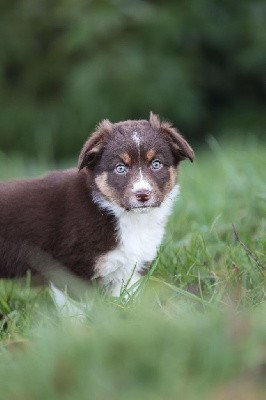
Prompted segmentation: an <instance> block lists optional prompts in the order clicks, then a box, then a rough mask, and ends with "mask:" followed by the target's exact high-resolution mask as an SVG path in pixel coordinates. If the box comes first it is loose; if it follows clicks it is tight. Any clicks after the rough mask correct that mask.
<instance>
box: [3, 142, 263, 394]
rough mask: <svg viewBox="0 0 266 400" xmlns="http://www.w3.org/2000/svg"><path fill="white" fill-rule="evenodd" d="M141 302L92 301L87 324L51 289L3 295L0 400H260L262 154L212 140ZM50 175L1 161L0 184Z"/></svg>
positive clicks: (8, 287) (185, 185)
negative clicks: (59, 305) (65, 311)
mask: <svg viewBox="0 0 266 400" xmlns="http://www.w3.org/2000/svg"><path fill="white" fill-rule="evenodd" d="M208 143H209V148H208V149H206V150H205V151H201V152H199V154H197V158H196V161H195V164H194V165H190V164H189V163H184V164H183V165H182V168H181V173H180V181H181V188H182V189H181V195H180V199H179V201H178V202H177V204H176V206H175V209H174V212H173V215H172V217H171V219H170V221H169V224H168V229H167V234H166V237H165V241H164V243H163V245H162V247H161V249H160V251H159V254H158V257H157V259H156V260H155V262H154V264H153V266H152V274H150V275H149V276H148V277H146V278H144V279H143V282H142V285H141V286H140V289H139V291H138V294H137V295H134V296H133V297H131V298H130V299H129V301H128V302H125V296H123V295H122V296H121V298H120V299H113V298H110V297H108V296H104V295H103V294H101V293H98V291H97V289H96V290H93V289H91V290H90V291H89V292H88V293H87V298H88V301H87V304H88V308H87V311H86V319H85V320H84V321H83V322H80V321H76V320H73V319H72V320H69V319H67V318H63V317H62V316H61V315H60V313H58V312H57V310H56V308H55V307H54V305H53V302H52V299H51V295H50V293H49V290H48V289H36V288H35V289H32V288H31V287H30V278H29V277H28V279H27V280H26V282H23V283H21V284H18V283H16V284H14V283H12V282H1V284H0V312H1V315H2V317H1V320H0V328H1V332H0V335H1V338H2V341H1V347H0V353H1V360H0V382H1V396H2V397H1V396H0V397H1V398H3V399H19V400H21V399H27V400H28V399H48V398H49V399H61V398H62V399H107V398H108V399H118V400H119V399H136V398H145V399H179V398H180V399H217V400H219V399H248V400H250V399H262V398H265V391H266V387H265V382H266V379H265V378H266V376H265V363H266V351H265V349H266V317H265V316H266V302H265V297H266V292H265V272H266V271H265V266H266V244H265V231H266V186H265V182H266V168H265V149H266V148H265V145H264V143H261V142H257V141H256V139H252V140H251V139H249V140H247V141H246V142H245V143H244V142H243V143H240V144H239V143H234V142H230V143H228V142H227V143H226V142H225V143H222V144H219V143H217V142H216V140H215V139H214V138H210V139H209V142H208ZM46 167H47V166H45V165H39V166H38V168H37V169H36V170H35V169H34V168H33V164H32V163H31V164H30V163H28V162H27V161H25V160H22V159H18V158H17V157H14V158H13V159H6V158H0V174H1V178H2V179H5V178H10V177H15V176H22V175H30V176H32V175H36V174H37V173H39V172H41V171H44V169H46Z"/></svg>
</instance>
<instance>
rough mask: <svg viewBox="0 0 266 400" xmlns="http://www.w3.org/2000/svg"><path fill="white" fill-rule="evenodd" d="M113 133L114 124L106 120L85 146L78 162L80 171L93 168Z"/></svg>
mask: <svg viewBox="0 0 266 400" xmlns="http://www.w3.org/2000/svg"><path fill="white" fill-rule="evenodd" d="M111 131H112V123H111V122H110V121H109V120H108V119H104V120H103V121H102V122H101V123H100V124H99V125H98V126H97V128H96V130H95V132H94V133H93V134H92V136H91V137H90V138H89V139H88V140H87V142H86V143H85V144H84V146H83V148H82V150H81V153H80V156H79V162H78V169H79V171H80V170H81V169H83V168H85V167H92V166H93V165H94V164H95V162H96V161H97V159H98V157H99V156H100V155H101V153H102V150H103V147H104V143H105V140H106V137H107V136H108V134H109V133H110V132H111Z"/></svg>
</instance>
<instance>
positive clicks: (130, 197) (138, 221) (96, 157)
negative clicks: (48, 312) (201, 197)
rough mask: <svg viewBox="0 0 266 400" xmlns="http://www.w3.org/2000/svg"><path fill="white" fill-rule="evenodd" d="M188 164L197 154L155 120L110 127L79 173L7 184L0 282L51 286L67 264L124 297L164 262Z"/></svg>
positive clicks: (0, 199) (2, 187) (95, 138)
mask: <svg viewBox="0 0 266 400" xmlns="http://www.w3.org/2000/svg"><path fill="white" fill-rule="evenodd" d="M184 159H189V160H190V161H193V159H194V152H193V150H192V148H191V147H190V146H189V144H188V143H187V142H186V140H185V139H184V138H183V137H182V136H181V135H180V134H179V133H178V132H177V130H176V129H174V128H173V127H172V126H171V125H170V124H169V123H167V122H162V123H161V122H160V120H159V118H158V117H157V116H156V115H154V114H152V113H151V114H150V119H149V121H146V120H138V121H137V120H136V121H124V122H118V123H114V124H113V123H111V122H110V121H108V120H104V121H102V122H101V123H100V124H99V126H98V127H97V129H96V131H95V132H94V133H93V135H92V136H91V137H90V138H89V139H88V140H87V142H86V143H85V144H84V146H83V149H82V151H81V154H80V157H79V163H78V168H76V169H71V170H66V171H55V172H52V173H50V174H49V175H47V176H45V177H41V178H37V179H26V180H20V181H11V182H3V183H1V184H0V278H17V277H21V276H24V275H25V274H26V272H27V271H28V270H29V271H31V274H32V275H33V276H34V275H42V276H44V277H47V276H48V277H49V279H51V278H50V277H51V275H52V273H53V268H56V265H60V267H62V268H63V269H64V270H65V271H68V272H70V273H71V274H73V275H75V276H77V277H79V278H82V279H85V280H88V281H90V280H98V281H99V282H100V283H101V284H102V285H104V287H105V288H106V290H108V291H109V293H110V294H111V295H113V296H119V295H120V294H121V292H122V291H123V289H124V287H125V285H128V282H129V281H130V286H132V285H134V284H135V283H136V282H137V281H138V280H139V278H140V277H141V276H142V274H143V273H145V271H146V270H147V269H148V267H149V265H150V263H151V262H152V260H153V259H154V258H155V256H156V251H157V249H158V247H159V246H160V244H161V241H162V238H163V234H164V228H165V224H166V222H167V218H168V216H169V214H170V212H171V208H172V206H173V202H174V199H175V198H176V195H177V193H178V190H179V186H178V184H177V181H176V178H177V170H178V166H179V163H180V162H181V161H182V160H184ZM134 286H135V285H134Z"/></svg>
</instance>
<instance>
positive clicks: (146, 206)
mask: <svg viewBox="0 0 266 400" xmlns="http://www.w3.org/2000/svg"><path fill="white" fill-rule="evenodd" d="M160 205H161V202H160V201H158V200H153V201H147V202H135V201H132V202H130V203H129V205H127V206H126V207H124V208H125V209H126V211H136V212H138V211H139V212H141V211H143V212H145V211H148V210H150V209H154V208H157V207H159V206H160Z"/></svg>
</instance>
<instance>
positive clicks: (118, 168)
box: [115, 164, 127, 174]
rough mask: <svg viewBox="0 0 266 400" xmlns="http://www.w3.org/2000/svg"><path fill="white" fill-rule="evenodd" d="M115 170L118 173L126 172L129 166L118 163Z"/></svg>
mask: <svg viewBox="0 0 266 400" xmlns="http://www.w3.org/2000/svg"><path fill="white" fill-rule="evenodd" d="M115 171H116V172H117V173H118V174H124V173H125V172H127V167H126V166H125V165H124V164H117V165H116V166H115Z"/></svg>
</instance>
